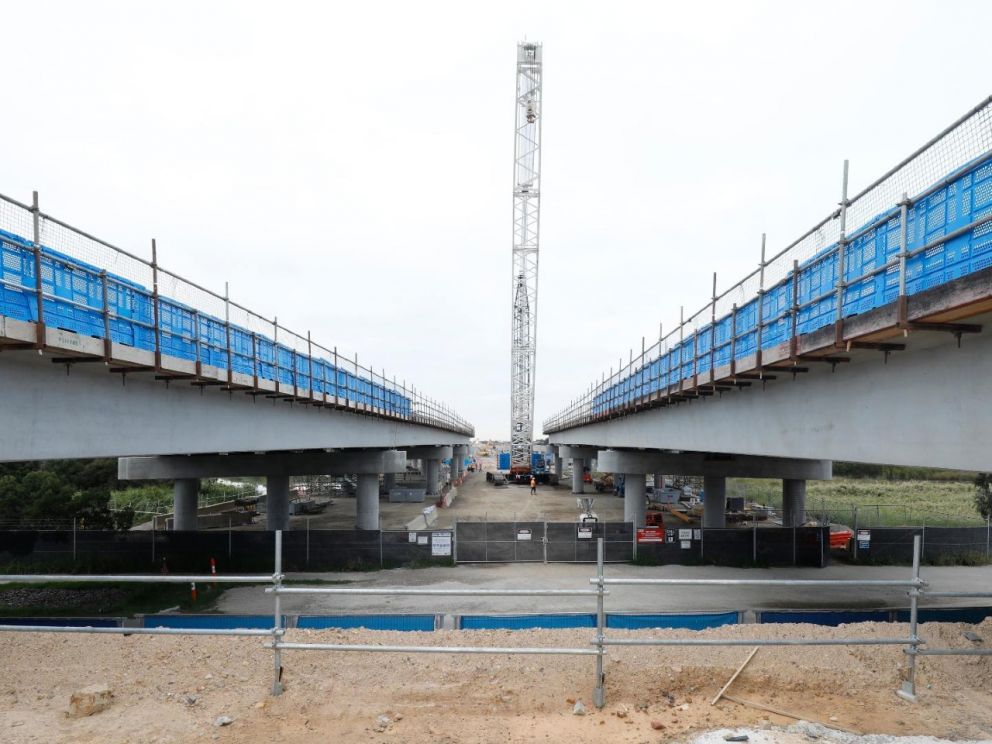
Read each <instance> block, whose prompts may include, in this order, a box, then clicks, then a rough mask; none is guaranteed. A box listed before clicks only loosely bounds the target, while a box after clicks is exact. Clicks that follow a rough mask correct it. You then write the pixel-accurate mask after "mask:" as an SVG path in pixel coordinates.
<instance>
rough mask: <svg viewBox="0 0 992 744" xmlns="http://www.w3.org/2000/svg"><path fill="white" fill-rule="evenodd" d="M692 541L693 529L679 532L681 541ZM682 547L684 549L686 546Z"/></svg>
mask: <svg viewBox="0 0 992 744" xmlns="http://www.w3.org/2000/svg"><path fill="white" fill-rule="evenodd" d="M691 539H692V530H691V529H688V530H679V540H691ZM682 547H683V548H684V547H685V546H684V545H683V546H682Z"/></svg>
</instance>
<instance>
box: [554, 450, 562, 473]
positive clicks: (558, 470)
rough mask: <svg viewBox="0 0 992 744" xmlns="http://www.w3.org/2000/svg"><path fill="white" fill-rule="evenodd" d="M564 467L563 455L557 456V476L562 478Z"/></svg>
mask: <svg viewBox="0 0 992 744" xmlns="http://www.w3.org/2000/svg"><path fill="white" fill-rule="evenodd" d="M562 467H563V464H562V460H561V455H557V454H556V455H555V475H557V476H558V477H559V478H561V469H562Z"/></svg>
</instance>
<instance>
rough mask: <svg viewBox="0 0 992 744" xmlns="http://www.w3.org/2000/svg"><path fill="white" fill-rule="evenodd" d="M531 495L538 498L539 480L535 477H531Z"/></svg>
mask: <svg viewBox="0 0 992 744" xmlns="http://www.w3.org/2000/svg"><path fill="white" fill-rule="evenodd" d="M530 495H531V496H537V478H535V477H534V476H533V475H532V476H531V477H530Z"/></svg>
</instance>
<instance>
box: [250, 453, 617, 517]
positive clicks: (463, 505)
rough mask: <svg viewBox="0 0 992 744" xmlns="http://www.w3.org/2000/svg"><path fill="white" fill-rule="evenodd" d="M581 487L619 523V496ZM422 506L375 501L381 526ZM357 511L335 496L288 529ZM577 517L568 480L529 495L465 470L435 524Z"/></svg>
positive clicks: (604, 513) (351, 502)
mask: <svg viewBox="0 0 992 744" xmlns="http://www.w3.org/2000/svg"><path fill="white" fill-rule="evenodd" d="M485 463H486V465H487V467H489V469H495V464H494V463H493V461H492V460H491V459H486V460H485ZM585 488H586V495H587V496H592V497H593V498H595V500H596V502H595V506H594V509H595V510H596V512H597V513H598V514H599V517H600V519H602V520H610V521H618V522H620V521H623V499H621V498H619V497H617V496H615V495H612V494H597V493H596V492H595V489H593V487H592V486H590V485H589V484H586V486H585ZM425 506H429V502H427V501H425V502H423V503H420V504H391V503H389V499H388V498H387V497H386V496H382V497H381V498H380V499H379V515H380V519H381V523H382V527H383V529H387V530H394V529H404V528H405V527H406V525H407V524H409V523H410V521H412V520H413V519H416V518H417V517H419V516H420V514H421V511H422V510H423V508H424V507H425ZM356 509H357V502H356V499H355V498H354V496H335V498H334V504H332V505H331V506H329V507H328V508H327V510H326V511H325V512H323V513H322V514H317V515H314V516H310V517H305V516H294V517H291V518H290V529H293V530H302V529H306V528H307V522H308V521H309V523H310V529H312V530H328V529H351V528H353V527H354V526H355V512H356ZM578 515H579V509H578V508H577V507H576V504H575V496H574V495H573V494H572V488H571V481H570V480H569V482H568V483H562V484H561V485H558V486H551V485H541V486H539V487H538V489H537V495H536V496H531V495H530V489H529V488H528V487H527V486H515V485H509V486H501V487H498V488H497V487H496V486H494V485H492V484H491V483H489V482H487V481H486V475H485V473H484V472H483V473H466V474H465V480H464V482H463V483H462V485H461V486H459V487H458V495H457V497H456V498H455V501H454V503H453V504H452V505H451V506H450V507H448V508H446V509H439V510H438V521H437V527H442V528H448V527H451V526H452V524H454V521H455V519H462V520H466V519H470V520H483V519H486V518H488V519H489V520H491V521H501V522H505V521H510V520H514V519H516V520H518V521H526V520H540V521H544V520H546V521H549V522H574V521H575V520H576V519H577V518H578ZM235 529H254V530H261V529H265V517H264V515H262V516H260V517H259V518H258V519H256V520H255V524H254V525H251V526H246V527H243V528H235Z"/></svg>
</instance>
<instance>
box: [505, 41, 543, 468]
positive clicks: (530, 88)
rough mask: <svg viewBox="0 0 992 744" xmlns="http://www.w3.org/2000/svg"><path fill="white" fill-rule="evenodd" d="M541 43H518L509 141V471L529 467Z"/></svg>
mask: <svg viewBox="0 0 992 744" xmlns="http://www.w3.org/2000/svg"><path fill="white" fill-rule="evenodd" d="M541 94H542V87H541V44H539V43H535V42H529V41H524V42H520V43H519V44H517V97H516V136H515V139H514V146H513V282H512V287H513V293H512V302H513V316H512V335H511V347H510V472H511V473H512V474H513V475H515V476H518V477H519V476H526V475H528V474H530V473H531V470H532V462H533V449H534V373H535V369H536V366H535V365H536V358H535V351H536V345H537V258H538V238H539V233H540V215H541V114H542V108H541Z"/></svg>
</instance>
